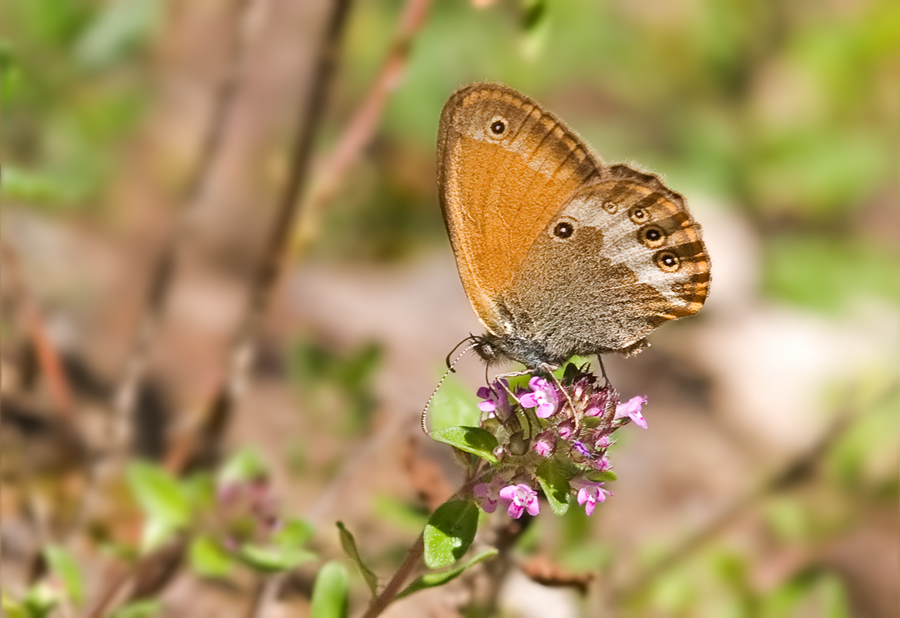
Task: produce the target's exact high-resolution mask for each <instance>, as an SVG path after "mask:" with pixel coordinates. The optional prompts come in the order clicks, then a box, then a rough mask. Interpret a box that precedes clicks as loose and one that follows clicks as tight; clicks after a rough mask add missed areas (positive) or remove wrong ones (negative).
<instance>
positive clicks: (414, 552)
mask: <svg viewBox="0 0 900 618" xmlns="http://www.w3.org/2000/svg"><path fill="white" fill-rule="evenodd" d="M423 534H424V533H423ZM423 534H420V535H419V538H417V539H416V542H415V543H413V545H412V547H410V548H409V551H408V552H406V558H404V559H403V563H402V564H401V565H400V567H399V568H398V569H397V571H396V572H395V573H394V576H393V577H391V580H390V581H389V582H388V583H387V586H385V587H384V590H382V591H381V594H379V595H378V596H377V597H375V598H374V599H372V603H371V604H370V605H369V609H367V610H366V613H365V614H363V618H374V617H375V616H378V615H380V614H381V612H383V611H384V610H385V609H387V606H388V605H390V604H391V603H392V602H393V601H394V598H395V597H396V596H397V594H398V593H399V592H400V588H401V587H402V586H403V584H404V582H406V579H407V578H408V577H409V574H410V573H411V572H412V570H413V569H414V568H415V567H416V565H417V564H418V563H419V560H421V559H422V554H423V553H424V552H425V539H424V536H423Z"/></svg>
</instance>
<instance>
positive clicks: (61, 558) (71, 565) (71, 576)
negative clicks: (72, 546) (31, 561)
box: [44, 545, 84, 605]
mask: <svg viewBox="0 0 900 618" xmlns="http://www.w3.org/2000/svg"><path fill="white" fill-rule="evenodd" d="M44 558H45V559H46V560H47V564H48V565H50V570H51V571H53V573H55V574H56V576H57V577H59V578H60V579H61V580H62V583H63V586H65V589H66V594H67V595H68V597H69V599H71V600H72V602H73V603H74V604H75V605H81V602H82V601H83V600H84V577H83V576H82V575H81V569H79V568H78V563H77V562H75V559H74V558H73V557H72V554H70V553H69V552H68V551H66V550H65V549H63V548H62V547H61V546H59V545H48V546H47V547H45V548H44Z"/></svg>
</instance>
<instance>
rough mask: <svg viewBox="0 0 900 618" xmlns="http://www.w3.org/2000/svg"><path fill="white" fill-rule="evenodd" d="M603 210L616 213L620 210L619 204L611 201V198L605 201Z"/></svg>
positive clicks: (612, 213)
mask: <svg viewBox="0 0 900 618" xmlns="http://www.w3.org/2000/svg"><path fill="white" fill-rule="evenodd" d="M603 210H605V211H606V212H608V213H609V214H611V215H614V214H616V211H617V210H619V205H618V204H616V203H615V202H611V201H609V200H607V201H605V202H603Z"/></svg>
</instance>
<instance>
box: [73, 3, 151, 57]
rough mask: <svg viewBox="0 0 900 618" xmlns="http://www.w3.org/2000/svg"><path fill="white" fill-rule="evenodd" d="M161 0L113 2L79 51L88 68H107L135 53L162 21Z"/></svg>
mask: <svg viewBox="0 0 900 618" xmlns="http://www.w3.org/2000/svg"><path fill="white" fill-rule="evenodd" d="M162 10H163V7H162V3H161V2H160V0H112V2H109V3H108V4H107V5H106V8H105V9H104V11H103V12H102V13H101V14H100V15H99V17H98V18H97V19H96V21H94V23H93V24H91V27H90V28H89V29H88V30H87V31H86V32H85V33H84V35H83V36H82V37H81V39H80V40H79V41H78V44H77V46H76V49H75V58H76V60H77V61H78V62H79V63H80V64H81V65H82V66H84V67H88V68H92V69H96V68H102V67H105V66H107V65H109V64H111V63H112V62H115V61H117V60H119V59H120V58H121V57H122V56H124V55H126V54H128V53H130V52H131V51H133V50H134V49H135V48H136V47H137V46H138V45H140V44H141V43H142V42H143V41H144V40H146V38H147V37H148V36H149V35H150V33H151V32H152V30H153V29H154V28H155V27H156V26H157V25H158V24H159V23H160V20H161V19H162Z"/></svg>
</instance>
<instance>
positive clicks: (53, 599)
mask: <svg viewBox="0 0 900 618" xmlns="http://www.w3.org/2000/svg"><path fill="white" fill-rule="evenodd" d="M57 601H58V599H57V596H56V594H55V593H54V591H53V590H51V589H50V588H49V587H48V586H46V585H43V584H38V585H36V586H32V587H31V588H29V589H28V590H27V591H26V592H25V594H24V595H23V596H22V597H21V598H15V597H13V596H12V595H10V594H8V593H7V592H6V591H5V590H4V591H2V593H0V607H2V608H3V611H4V613H5V614H6V615H7V616H8V617H9V618H46V617H47V616H49V615H50V613H51V612H52V611H53V609H54V608H55V607H56V604H57Z"/></svg>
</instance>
